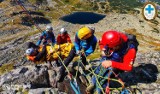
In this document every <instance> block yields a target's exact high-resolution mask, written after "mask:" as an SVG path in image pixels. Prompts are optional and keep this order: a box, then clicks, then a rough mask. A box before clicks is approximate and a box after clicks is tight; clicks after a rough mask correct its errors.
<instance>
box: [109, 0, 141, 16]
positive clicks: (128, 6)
mask: <svg viewBox="0 0 160 94" xmlns="http://www.w3.org/2000/svg"><path fill="white" fill-rule="evenodd" d="M108 1H109V2H110V6H111V10H112V11H113V10H116V12H120V13H127V12H128V11H135V10H134V8H137V7H142V6H143V4H142V3H140V2H137V0H108Z"/></svg>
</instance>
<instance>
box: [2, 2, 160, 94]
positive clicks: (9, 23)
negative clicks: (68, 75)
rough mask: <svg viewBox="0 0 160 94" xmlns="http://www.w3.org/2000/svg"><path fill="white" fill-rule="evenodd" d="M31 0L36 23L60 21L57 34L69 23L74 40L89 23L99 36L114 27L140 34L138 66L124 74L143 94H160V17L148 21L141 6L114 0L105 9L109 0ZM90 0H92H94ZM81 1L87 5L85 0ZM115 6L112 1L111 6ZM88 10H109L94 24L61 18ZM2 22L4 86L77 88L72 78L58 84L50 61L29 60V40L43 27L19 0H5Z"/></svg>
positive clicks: (51, 90) (50, 93) (14, 89)
mask: <svg viewBox="0 0 160 94" xmlns="http://www.w3.org/2000/svg"><path fill="white" fill-rule="evenodd" d="M21 1H25V0H21ZM27 1H30V0H26V2H24V5H25V7H26V8H27V9H28V10H30V14H31V16H32V17H33V19H34V21H35V23H36V24H38V26H39V27H40V28H41V29H42V30H44V29H45V26H46V25H48V24H49V25H52V26H53V27H54V32H55V35H57V34H58V32H59V30H60V28H61V27H65V28H66V29H67V30H68V32H69V34H70V35H71V38H72V41H74V34H75V32H76V31H77V30H78V29H79V28H81V27H82V26H84V25H88V26H94V27H95V29H96V32H95V33H96V36H97V38H98V39H100V37H101V35H102V34H103V32H104V31H106V30H110V29H112V30H113V29H114V30H118V31H121V32H126V33H132V34H135V35H136V36H137V39H138V41H139V44H140V45H139V48H138V49H139V50H138V53H137V58H136V61H135V63H134V67H135V68H134V69H133V71H131V72H126V73H123V74H121V75H122V79H123V81H125V82H126V85H127V86H129V87H132V88H134V87H135V86H136V88H138V89H139V90H140V91H141V92H142V94H159V92H160V73H159V71H160V18H159V17H156V19H155V20H152V21H146V20H144V19H143V17H142V15H141V8H137V9H135V10H134V11H132V10H131V11H129V12H128V13H119V12H120V11H121V10H116V9H115V10H112V11H108V10H109V9H108V8H107V7H108V4H109V3H108V2H107V3H105V4H106V5H105V8H104V9H105V10H104V9H103V7H102V8H100V7H101V6H103V4H104V3H103V4H102V3H99V2H98V3H96V5H94V6H97V5H98V7H97V8H96V9H97V11H95V10H94V9H93V10H92V9H88V7H83V8H82V7H81V6H77V5H78V4H79V3H77V0H75V1H74V0H73V1H71V0H44V1H46V2H43V3H42V4H41V3H40V4H35V5H33V4H32V3H34V2H27ZM33 1H34V0H33ZM37 1H38V0H37ZM42 1H43V0H42ZM66 1H69V2H68V3H67V2H66ZM70 1H71V2H70ZM84 1H85V0H84ZM38 3H39V2H38ZM80 3H81V2H80ZM46 4H47V5H48V7H46ZM86 4H87V5H88V6H89V5H90V3H86ZM110 4H111V3H110ZM81 5H82V6H83V3H82V4H81ZM85 6H86V5H85ZM112 8H113V7H110V9H112ZM52 10H53V11H52ZM85 10H87V11H95V12H97V13H103V15H106V16H105V17H104V18H103V19H102V20H100V21H99V22H97V23H94V24H72V23H69V22H65V21H62V20H60V19H58V18H60V17H62V16H64V15H68V14H69V13H71V12H73V11H85ZM123 12H124V11H123ZM125 12H126V11H125ZM30 20H31V19H30ZM0 27H1V30H0V66H1V67H0V92H1V93H2V94H8V93H9V94H15V93H17V94H23V93H24V94H59V93H60V94H61V93H62V92H63V93H64V92H67V93H68V94H71V92H73V91H71V92H69V90H70V89H71V87H69V86H68V87H69V89H66V87H67V84H66V85H64V87H63V86H62V87H61V88H55V87H57V86H56V84H55V83H54V79H52V78H54V75H55V74H54V71H53V70H51V69H49V68H47V65H46V64H41V65H37V66H36V65H35V64H33V63H32V62H29V61H26V59H25V50H26V43H27V42H36V41H37V40H38V38H39V35H40V31H39V30H38V29H37V28H36V26H35V25H33V24H32V22H31V21H28V18H27V16H26V13H25V12H23V10H22V9H21V8H20V7H19V5H17V4H16V3H15V2H14V0H1V1H0ZM97 49H98V48H97ZM96 53H98V51H96V52H95V55H96ZM97 57H98V56H97ZM66 83H67V82H66ZM82 87H83V86H82ZM59 89H62V91H60V90H59ZM82 89H83V88H82ZM82 91H83V90H82ZM138 94H139V93H138Z"/></svg>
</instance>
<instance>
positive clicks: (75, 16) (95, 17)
mask: <svg viewBox="0 0 160 94" xmlns="http://www.w3.org/2000/svg"><path fill="white" fill-rule="evenodd" d="M105 16H106V15H102V14H97V13H93V12H73V13H72V14H69V15H66V16H63V17H61V18H60V19H61V20H63V21H66V22H70V23H73V24H94V23H97V22H98V21H100V20H102V19H103V18H104V17H105Z"/></svg>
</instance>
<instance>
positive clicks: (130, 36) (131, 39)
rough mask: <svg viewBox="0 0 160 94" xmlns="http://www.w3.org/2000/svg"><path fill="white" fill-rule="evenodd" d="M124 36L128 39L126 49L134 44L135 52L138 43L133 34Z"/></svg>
mask: <svg viewBox="0 0 160 94" xmlns="http://www.w3.org/2000/svg"><path fill="white" fill-rule="evenodd" d="M126 36H127V37H128V43H127V44H128V49H129V46H130V44H134V46H135V49H136V51H137V50H138V45H139V42H138V40H137V38H136V36H135V35H133V34H126Z"/></svg>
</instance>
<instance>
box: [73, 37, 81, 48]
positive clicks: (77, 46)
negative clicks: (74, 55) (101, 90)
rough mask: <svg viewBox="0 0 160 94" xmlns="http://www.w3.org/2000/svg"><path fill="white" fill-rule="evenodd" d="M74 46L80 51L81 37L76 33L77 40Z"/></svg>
mask: <svg viewBox="0 0 160 94" xmlns="http://www.w3.org/2000/svg"><path fill="white" fill-rule="evenodd" d="M74 46H75V49H76V51H80V50H81V49H80V39H79V38H78V37H77V34H76V35H75V41H74Z"/></svg>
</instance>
